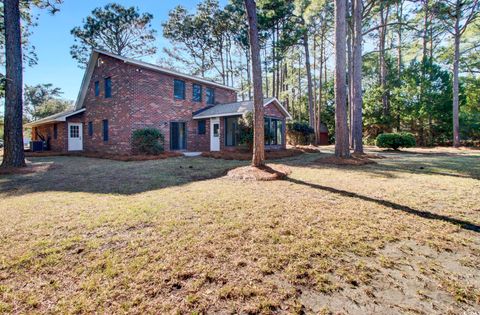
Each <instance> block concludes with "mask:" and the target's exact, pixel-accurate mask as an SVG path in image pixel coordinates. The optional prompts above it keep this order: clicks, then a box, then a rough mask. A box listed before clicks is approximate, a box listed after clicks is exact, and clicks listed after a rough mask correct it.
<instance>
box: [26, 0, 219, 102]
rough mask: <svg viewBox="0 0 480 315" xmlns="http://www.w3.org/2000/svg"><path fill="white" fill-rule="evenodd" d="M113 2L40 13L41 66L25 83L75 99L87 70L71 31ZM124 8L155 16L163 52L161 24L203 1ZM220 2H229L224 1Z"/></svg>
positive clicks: (84, 1)
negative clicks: (48, 86)
mask: <svg viewBox="0 0 480 315" xmlns="http://www.w3.org/2000/svg"><path fill="white" fill-rule="evenodd" d="M110 2H112V1H98V0H65V1H64V3H63V4H62V5H61V6H60V12H58V13H57V14H55V15H50V14H48V13H47V12H44V11H43V12H40V11H37V13H38V26H37V27H35V28H34V29H32V31H33V35H32V36H31V43H32V45H34V46H35V50H36V53H37V55H38V64H37V65H36V66H33V67H27V68H26V69H25V74H24V81H25V84H28V85H34V84H38V83H52V84H53V85H54V86H58V87H60V88H61V89H62V91H63V92H64V94H63V97H64V98H67V99H71V100H74V99H76V97H77V93H78V90H79V87H80V83H81V80H82V76H83V70H82V69H80V68H79V67H78V65H77V62H76V61H75V60H73V59H72V58H71V56H70V46H71V45H72V44H73V37H72V35H71V34H70V30H71V29H72V28H74V27H75V26H80V25H82V19H83V18H85V17H86V16H88V15H89V14H90V12H91V11H92V10H93V9H94V8H96V7H99V6H104V5H105V4H107V3H110ZM115 2H117V3H120V4H122V5H124V6H136V7H138V8H139V10H140V11H141V12H149V13H151V14H153V16H154V19H153V23H152V26H153V28H155V29H156V30H157V32H158V34H157V46H158V48H159V51H161V49H162V48H163V47H164V46H167V45H168V42H167V41H166V40H164V39H163V38H162V30H161V23H162V22H163V21H165V20H166V19H167V16H168V12H169V11H170V10H171V9H173V8H174V7H175V6H177V5H179V4H181V5H183V6H185V7H186V8H188V9H189V10H194V9H195V7H196V5H197V4H198V3H199V2H200V0H183V1H182V0H169V1H165V0H143V1H141V2H140V1H132V0H125V1H123V0H117V1H115ZM220 3H226V0H221V1H220ZM158 57H159V55H157V56H153V57H150V58H146V59H145V61H149V62H155V60H157V59H158Z"/></svg>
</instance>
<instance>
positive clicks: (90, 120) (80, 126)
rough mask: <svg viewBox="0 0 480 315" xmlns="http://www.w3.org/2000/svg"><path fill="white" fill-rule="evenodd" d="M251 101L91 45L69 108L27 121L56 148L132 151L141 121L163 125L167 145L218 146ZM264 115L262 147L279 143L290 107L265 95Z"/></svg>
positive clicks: (229, 141) (232, 144)
mask: <svg viewBox="0 0 480 315" xmlns="http://www.w3.org/2000/svg"><path fill="white" fill-rule="evenodd" d="M252 108H253V103H252V102H251V101H245V102H237V91H236V89H234V88H232V87H228V86H225V85H221V84H218V83H215V82H213V81H210V80H206V79H204V78H199V77H194V76H190V75H185V74H181V73H178V72H176V71H172V70H168V69H165V68H162V67H159V66H157V65H153V64H149V63H145V62H141V61H138V60H133V59H130V58H125V57H121V56H117V55H114V54H111V53H106V52H102V51H98V50H94V51H93V53H92V55H91V58H90V61H89V64H88V66H87V69H86V71H85V75H84V78H83V81H82V86H81V88H80V92H79V95H78V98H77V101H76V103H75V108H74V109H73V110H71V111H67V112H64V113H60V114H56V115H52V116H50V117H46V118H43V119H41V120H38V121H35V122H32V123H29V124H27V127H31V128H32V139H34V140H40V139H42V140H47V139H48V142H49V144H50V148H51V149H52V150H55V151H89V152H103V153H113V154H131V153H132V146H131V135H132V132H133V131H134V130H136V129H140V128H144V127H153V128H157V129H159V130H160V131H161V132H162V133H163V135H164V137H165V149H166V150H167V151H175V150H179V151H219V150H229V149H235V148H237V147H238V145H239V143H238V142H239V130H238V118H239V117H241V115H242V114H243V113H245V112H247V111H251V110H252ZM265 117H266V119H265V126H266V128H267V130H268V131H269V134H270V135H271V136H269V137H268V143H267V148H270V149H278V148H284V147H285V120H286V119H289V118H290V114H289V113H288V112H287V111H286V110H285V108H284V107H283V106H282V105H281V104H280V102H279V101H278V100H277V99H274V98H270V99H266V100H265Z"/></svg>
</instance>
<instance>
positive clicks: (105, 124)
mask: <svg viewBox="0 0 480 315" xmlns="http://www.w3.org/2000/svg"><path fill="white" fill-rule="evenodd" d="M103 141H108V119H105V120H104V121H103Z"/></svg>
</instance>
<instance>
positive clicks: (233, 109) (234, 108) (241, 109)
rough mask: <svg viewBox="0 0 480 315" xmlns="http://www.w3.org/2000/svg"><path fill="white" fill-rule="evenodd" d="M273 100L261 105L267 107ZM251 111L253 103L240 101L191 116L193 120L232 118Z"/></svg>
mask: <svg viewBox="0 0 480 315" xmlns="http://www.w3.org/2000/svg"><path fill="white" fill-rule="evenodd" d="M273 100H274V98H273V97H269V98H266V99H264V100H263V105H264V106H265V105H267V104H269V103H270V102H272V101H273ZM251 111H253V101H242V102H235V103H227V104H218V105H215V106H212V107H209V108H206V109H204V110H201V111H198V112H197V113H196V114H194V115H193V118H194V119H199V118H209V117H218V116H234V115H243V114H244V113H246V112H251Z"/></svg>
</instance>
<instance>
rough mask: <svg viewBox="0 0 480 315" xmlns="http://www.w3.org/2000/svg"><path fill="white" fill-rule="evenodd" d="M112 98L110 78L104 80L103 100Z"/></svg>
mask: <svg viewBox="0 0 480 315" xmlns="http://www.w3.org/2000/svg"><path fill="white" fill-rule="evenodd" d="M110 97H112V78H105V98H110Z"/></svg>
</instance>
